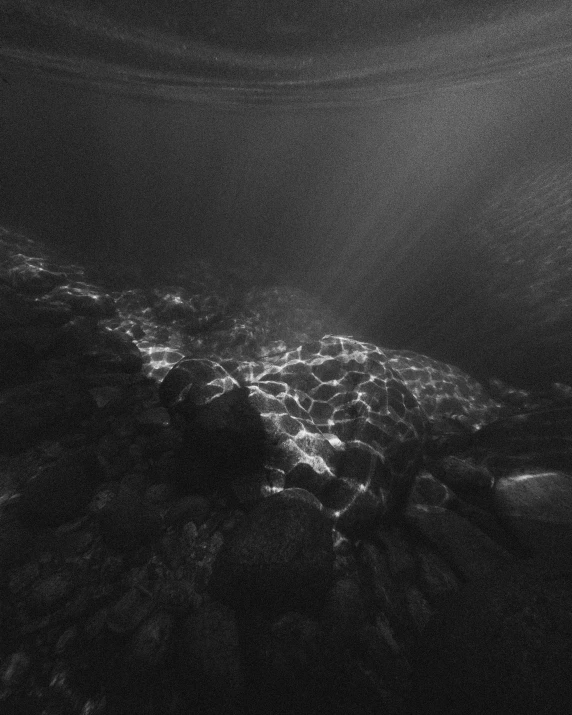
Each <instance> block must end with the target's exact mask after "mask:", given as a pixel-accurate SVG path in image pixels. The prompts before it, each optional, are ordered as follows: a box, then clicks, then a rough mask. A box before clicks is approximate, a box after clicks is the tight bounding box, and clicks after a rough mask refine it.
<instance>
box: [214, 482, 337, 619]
mask: <svg viewBox="0 0 572 715" xmlns="http://www.w3.org/2000/svg"><path fill="white" fill-rule="evenodd" d="M289 491H290V490H286V491H284V492H280V493H279V494H275V495H273V496H270V497H268V498H266V499H264V500H262V502H260V504H259V505H258V506H256V507H255V508H254V509H253V510H252V511H251V512H250V514H248V515H247V516H246V518H245V519H244V520H243V521H242V522H240V523H239V524H238V526H237V527H236V528H235V529H234V530H233V531H232V532H231V533H230V534H229V535H228V537H227V540H226V542H225V544H224V546H223V548H222V549H221V551H220V553H219V555H218V558H217V560H216V563H215V567H214V570H213V575H212V579H211V584H210V590H211V593H212V595H213V596H214V597H215V598H217V599H219V600H221V601H224V602H225V603H228V604H229V605H231V606H234V607H237V608H264V609H270V610H275V609H276V610H282V609H285V608H290V607H293V606H298V607H300V608H302V609H312V608H315V607H317V606H319V604H320V603H321V601H322V600H323V598H324V596H325V594H326V592H327V590H328V587H329V585H330V584H331V582H332V580H333V564H334V553H333V546H332V528H331V523H330V522H329V520H328V519H327V518H326V517H325V516H324V515H323V514H322V513H321V511H320V510H319V508H318V507H317V506H315V505H314V504H313V503H310V502H308V501H306V500H302V499H299V498H290V495H289V493H288V492H289Z"/></svg>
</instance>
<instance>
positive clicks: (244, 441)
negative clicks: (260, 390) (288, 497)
mask: <svg viewBox="0 0 572 715" xmlns="http://www.w3.org/2000/svg"><path fill="white" fill-rule="evenodd" d="M186 419H187V429H186V432H185V436H184V451H185V454H186V455H187V457H188V458H189V459H194V460H198V461H199V462H202V463H207V464H208V465H209V466H212V468H213V469H216V470H218V471H219V472H224V473H225V474H230V475H240V474H244V473H247V472H257V471H260V470H262V469H263V466H264V458H265V456H266V450H265V448H266V443H267V437H266V432H265V429H264V424H263V422H262V418H261V416H260V413H259V412H257V410H256V409H255V408H254V407H253V406H252V405H251V404H250V402H249V399H248V390H247V388H245V387H237V388H234V389H232V390H229V391H228V392H225V393H224V394H222V395H221V396H220V397H216V398H215V399H213V400H211V401H210V402H208V403H207V404H206V405H200V406H196V407H195V408H194V409H193V408H191V407H190V406H188V407H187V408H186Z"/></svg>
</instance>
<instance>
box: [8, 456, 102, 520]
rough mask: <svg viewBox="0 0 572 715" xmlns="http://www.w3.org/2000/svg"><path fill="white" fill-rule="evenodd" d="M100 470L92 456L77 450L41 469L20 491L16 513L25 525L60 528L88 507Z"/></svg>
mask: <svg viewBox="0 0 572 715" xmlns="http://www.w3.org/2000/svg"><path fill="white" fill-rule="evenodd" d="M100 477H101V469H100V467H99V464H98V462H97V459H96V456H95V454H94V452H93V451H92V450H90V449H80V450H76V451H75V452H69V453H67V454H64V455H63V456H62V457H61V458H60V459H58V460H57V461H56V462H54V463H52V464H48V465H46V466H45V467H43V468H41V469H40V470H39V472H38V473H37V474H36V475H35V476H34V477H33V479H32V480H31V481H30V482H28V484H26V486H25V487H24V489H23V490H22V494H21V498H20V502H19V504H18V511H19V515H20V518H21V519H22V520H23V521H25V522H28V523H30V522H31V523H34V524H41V525H44V526H59V525H60V524H64V523H65V522H66V521H71V520H72V519H75V518H76V517H77V516H79V515H80V514H81V513H82V511H83V510H84V509H85V508H86V507H87V505H88V504H89V502H90V500H91V497H92V496H93V493H94V491H95V488H96V486H97V483H98V480H99V479H100Z"/></svg>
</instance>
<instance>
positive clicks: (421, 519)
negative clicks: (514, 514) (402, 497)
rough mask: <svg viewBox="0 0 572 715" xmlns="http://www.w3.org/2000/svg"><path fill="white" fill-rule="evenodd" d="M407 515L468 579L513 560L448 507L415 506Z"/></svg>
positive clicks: (450, 563)
mask: <svg viewBox="0 0 572 715" xmlns="http://www.w3.org/2000/svg"><path fill="white" fill-rule="evenodd" d="M406 518H407V521H408V523H410V524H411V525H412V526H413V527H414V528H415V529H416V530H418V532H419V533H420V534H422V535H423V537H424V538H425V539H427V540H428V541H429V542H431V543H432V545H433V547H434V548H435V549H436V550H437V552H438V553H439V554H441V556H443V558H444V559H445V560H446V561H447V563H448V564H449V565H450V566H452V567H453V568H454V569H456V570H457V572H458V573H460V574H461V575H462V576H463V577H464V578H466V579H468V580H471V579H473V578H476V577H478V576H481V575H482V574H483V573H486V572H487V571H490V570H491V569H494V568H496V567H498V566H500V565H509V564H510V563H511V562H512V561H513V560H514V559H513V557H512V556H511V555H510V554H509V553H508V552H507V551H505V550H504V549H503V548H502V547H501V546H499V545H498V544H496V543H495V542H494V541H493V540H492V539H491V538H490V537H489V536H487V535H486V534H484V533H483V532H482V531H480V530H479V529H477V528H476V527H475V526H473V525H472V524H471V523H470V522H468V521H466V520H465V519H463V518H462V517H461V516H459V515H457V514H455V513H454V512H452V511H450V510H449V509H442V508H439V507H425V508H423V507H417V506H412V507H410V508H409V509H408V510H407V513H406Z"/></svg>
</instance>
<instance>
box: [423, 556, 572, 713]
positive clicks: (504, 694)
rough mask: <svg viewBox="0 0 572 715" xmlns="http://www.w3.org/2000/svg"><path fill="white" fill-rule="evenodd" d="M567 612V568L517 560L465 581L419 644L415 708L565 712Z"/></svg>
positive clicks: (571, 582) (571, 596)
mask: <svg viewBox="0 0 572 715" xmlns="http://www.w3.org/2000/svg"><path fill="white" fill-rule="evenodd" d="M571 613H572V573H571V572H570V569H569V568H568V569H560V570H551V569H548V568H546V567H545V566H544V565H543V564H542V563H540V562H538V561H528V562H519V563H517V564H514V565H513V566H511V567H509V568H506V569H505V568H501V569H499V570H497V571H495V572H494V573H489V574H488V575H487V576H485V577H483V578H480V579H478V580H475V581H472V582H471V583H470V584H467V586H466V587H464V588H463V590H462V591H461V594H460V597H459V598H458V599H457V600H456V601H455V603H454V605H453V606H452V607H451V608H450V609H448V610H447V613H446V614H445V615H444V616H443V617H442V618H440V619H438V620H435V621H434V622H433V624H432V625H431V626H430V627H429V629H428V630H427V632H426V634H425V637H424V639H423V640H422V642H421V644H420V647H419V649H418V652H417V680H418V693H417V695H418V702H417V705H418V706H419V709H418V710H415V712H423V713H427V715H437V714H439V715H440V714H441V713H450V714H451V715H482V713H495V714H497V713H498V714H499V715H500V714H501V713H514V714H515V715H533V714H534V715H549V714H552V713H565V712H570V703H571V702H572V679H571V678H570V671H571V669H572V618H571V615H570V614H571Z"/></svg>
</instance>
